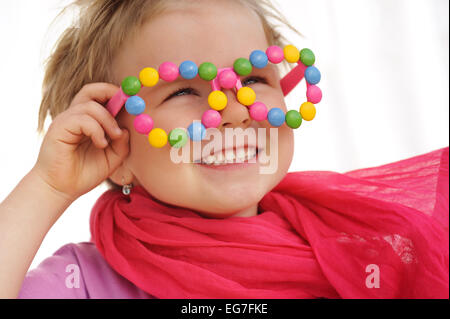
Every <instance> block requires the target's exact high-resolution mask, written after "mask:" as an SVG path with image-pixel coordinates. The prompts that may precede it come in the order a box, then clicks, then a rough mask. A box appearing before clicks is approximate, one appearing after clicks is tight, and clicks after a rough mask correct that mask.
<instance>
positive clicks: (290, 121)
mask: <svg viewBox="0 0 450 319" xmlns="http://www.w3.org/2000/svg"><path fill="white" fill-rule="evenodd" d="M286 125H287V126H289V127H290V128H299V127H300V125H302V116H301V115H300V113H299V112H297V111H296V110H290V111H288V112H287V113H286Z"/></svg>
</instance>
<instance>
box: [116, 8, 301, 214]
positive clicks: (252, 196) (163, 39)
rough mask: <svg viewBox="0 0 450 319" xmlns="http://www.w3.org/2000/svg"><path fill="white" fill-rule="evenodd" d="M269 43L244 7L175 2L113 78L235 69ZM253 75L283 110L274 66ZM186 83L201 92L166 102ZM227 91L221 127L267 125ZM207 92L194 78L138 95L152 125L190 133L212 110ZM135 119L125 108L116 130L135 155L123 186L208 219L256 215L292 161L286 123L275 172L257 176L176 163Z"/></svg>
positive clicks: (123, 57)
mask: <svg viewBox="0 0 450 319" xmlns="http://www.w3.org/2000/svg"><path fill="white" fill-rule="evenodd" d="M211 12H220V14H219V15H218V14H211ZM174 21H177V23H174ZM206 25H207V26H208V28H205V26H206ZM161 30H164V32H161ZM218 39H220V41H218ZM155 46H157V48H158V49H157V50H155V49H154V48H155ZM224 46H225V47H226V50H224ZM268 46H269V44H268V42H267V39H266V37H265V33H264V31H263V27H262V24H261V22H260V20H259V18H258V16H257V15H256V14H255V13H254V12H253V11H251V10H250V9H247V8H245V7H243V6H242V5H240V4H237V3H234V2H233V1H221V2H212V1H197V2H196V4H195V5H192V4H191V5H190V6H189V8H187V7H186V8H183V7H180V5H179V4H177V7H176V8H170V9H169V10H166V11H165V12H164V13H163V14H161V15H159V16H158V17H157V18H156V19H152V20H151V21H149V22H148V23H146V24H145V25H144V26H143V27H142V28H141V30H140V31H139V33H138V34H137V36H136V37H135V38H134V39H131V40H129V41H128V42H127V43H126V44H125V45H124V46H123V48H122V50H121V51H120V52H119V54H118V55H117V57H116V59H115V60H114V64H113V70H114V80H115V82H116V83H120V82H121V80H122V79H123V78H125V77H127V76H129V75H137V74H139V72H140V70H141V69H142V68H143V67H146V66H152V67H156V66H158V65H160V64H162V63H163V62H166V61H171V62H173V63H175V64H177V65H179V64H180V63H182V62H183V61H184V60H186V59H189V60H192V61H194V62H195V63H196V64H197V65H200V64H201V63H202V62H205V61H208V62H212V63H214V64H215V65H216V66H217V67H218V68H223V67H230V66H232V65H233V62H234V60H235V59H236V58H238V57H248V56H249V54H250V53H251V52H252V51H253V50H255V49H260V50H263V51H265V49H266V48H267V47H268ZM176 48H183V49H182V50H178V49H176ZM251 75H258V76H262V77H265V78H266V79H267V80H268V83H267V84H265V83H250V84H249V85H248V86H250V87H251V88H253V89H254V90H255V92H256V96H257V100H258V101H261V102H263V103H265V104H266V105H267V106H268V107H269V108H270V107H274V106H277V107H281V108H282V109H284V110H285V111H286V106H285V103H284V98H283V94H282V91H281V88H280V84H279V81H280V78H279V75H278V72H277V69H276V67H275V66H274V65H272V64H270V63H269V65H268V66H267V67H266V68H264V69H262V70H258V69H254V71H253V73H252V74H251ZM242 80H243V81H244V80H245V77H243V78H242ZM186 86H190V87H192V88H194V89H195V90H196V92H195V93H194V94H186V95H182V96H177V97H173V98H171V99H170V100H167V101H165V102H164V100H165V98H166V97H168V96H169V95H170V94H171V93H172V92H173V91H176V90H177V89H181V88H184V87H186ZM223 91H224V92H225V94H226V95H227V97H228V105H227V107H226V108H225V109H224V110H223V111H221V114H222V123H221V125H220V126H219V130H221V131H222V132H223V130H224V128H238V127H240V128H242V129H245V128H247V127H252V128H258V127H266V128H269V127H270V126H267V121H264V122H256V121H253V120H252V119H251V118H250V116H249V112H248V109H247V107H245V106H243V105H242V104H240V103H239V102H238V101H237V99H236V95H235V93H234V91H232V90H223ZM210 92H211V86H210V83H209V82H207V81H204V80H202V79H200V78H199V77H197V78H195V79H193V80H184V81H183V80H182V81H177V82H173V83H168V82H164V81H162V80H161V81H160V82H159V83H158V84H157V85H156V86H154V87H151V88H143V89H142V90H141V92H140V93H139V95H140V96H141V97H142V98H144V99H145V101H146V104H147V107H146V111H145V112H146V113H147V114H149V115H150V116H151V117H152V118H153V119H154V122H155V127H160V128H162V129H164V130H165V131H166V132H167V133H168V132H170V131H171V130H172V129H174V128H176V127H185V128H187V127H188V126H189V125H190V123H191V122H192V120H194V119H201V115H202V114H203V112H204V111H205V110H207V109H208V108H209V106H208V103H207V98H208V94H209V93H210ZM133 120H134V116H132V115H130V114H128V113H127V112H126V111H125V110H122V111H121V112H120V113H119V115H118V117H117V121H118V123H119V125H120V126H121V127H124V128H127V129H128V131H129V132H130V154H129V156H128V157H127V158H126V160H125V161H124V163H123V165H121V167H120V169H119V170H117V171H116V172H115V173H114V174H112V176H111V179H112V180H113V181H114V182H115V183H116V184H119V185H122V184H123V180H122V178H124V180H125V182H126V183H130V182H132V183H133V185H141V186H143V187H144V188H145V189H146V190H147V191H148V192H149V193H151V194H152V195H153V196H155V197H156V198H157V199H159V200H161V201H163V202H166V203H170V204H173V205H178V206H182V207H186V208H191V209H194V210H197V211H199V212H201V213H202V214H203V215H205V216H208V217H229V216H232V215H234V216H247V217H248V216H254V215H256V213H257V203H258V201H259V200H260V199H261V198H262V197H263V196H264V195H265V194H266V193H267V192H269V191H270V190H271V189H272V188H273V187H274V186H275V185H276V184H278V183H279V182H280V180H281V179H282V178H283V176H284V175H285V174H286V172H287V170H288V168H289V165H290V162H291V160H292V155H293V137H292V130H291V129H289V128H287V126H286V125H285V124H283V126H282V127H280V128H279V130H278V137H279V144H278V152H279V159H278V161H279V162H278V169H277V171H276V172H275V173H274V174H260V173H259V170H258V164H257V165H252V166H251V167H249V168H242V169H237V170H227V171H224V170H212V169H209V168H204V167H202V166H200V165H198V164H193V163H181V164H174V163H173V162H172V161H171V160H170V157H169V156H170V149H171V147H170V145H166V146H165V147H163V148H161V149H157V148H153V147H150V146H149V144H148V140H147V137H146V136H145V135H141V134H139V133H138V132H136V131H135V129H134V128H133ZM267 132H268V131H267ZM267 141H269V137H268V136H267ZM191 149H192V145H191ZM230 199H233V200H230Z"/></svg>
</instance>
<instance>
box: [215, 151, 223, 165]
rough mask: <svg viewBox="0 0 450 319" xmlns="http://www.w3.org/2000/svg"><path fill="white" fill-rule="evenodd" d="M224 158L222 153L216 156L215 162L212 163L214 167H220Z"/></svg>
mask: <svg viewBox="0 0 450 319" xmlns="http://www.w3.org/2000/svg"><path fill="white" fill-rule="evenodd" d="M224 160H225V158H224V157H223V154H222V153H219V154H217V156H216V161H215V162H214V165H220V164H223V162H224Z"/></svg>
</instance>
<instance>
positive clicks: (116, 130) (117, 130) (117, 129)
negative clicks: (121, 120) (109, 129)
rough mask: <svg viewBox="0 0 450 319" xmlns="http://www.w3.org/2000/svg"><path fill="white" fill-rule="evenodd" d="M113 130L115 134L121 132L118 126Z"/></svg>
mask: <svg viewBox="0 0 450 319" xmlns="http://www.w3.org/2000/svg"><path fill="white" fill-rule="evenodd" d="M114 132H115V133H116V134H117V135H120V134H122V130H121V129H120V128H118V127H117V128H116V129H115V130H114Z"/></svg>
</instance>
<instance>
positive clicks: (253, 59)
mask: <svg viewBox="0 0 450 319" xmlns="http://www.w3.org/2000/svg"><path fill="white" fill-rule="evenodd" d="M250 63H251V64H252V65H253V66H254V67H255V68H258V69H262V68H265V67H266V66H267V64H268V63H269V59H268V58H267V54H266V53H265V52H263V51H261V50H255V51H253V52H252V53H251V54H250Z"/></svg>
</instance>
